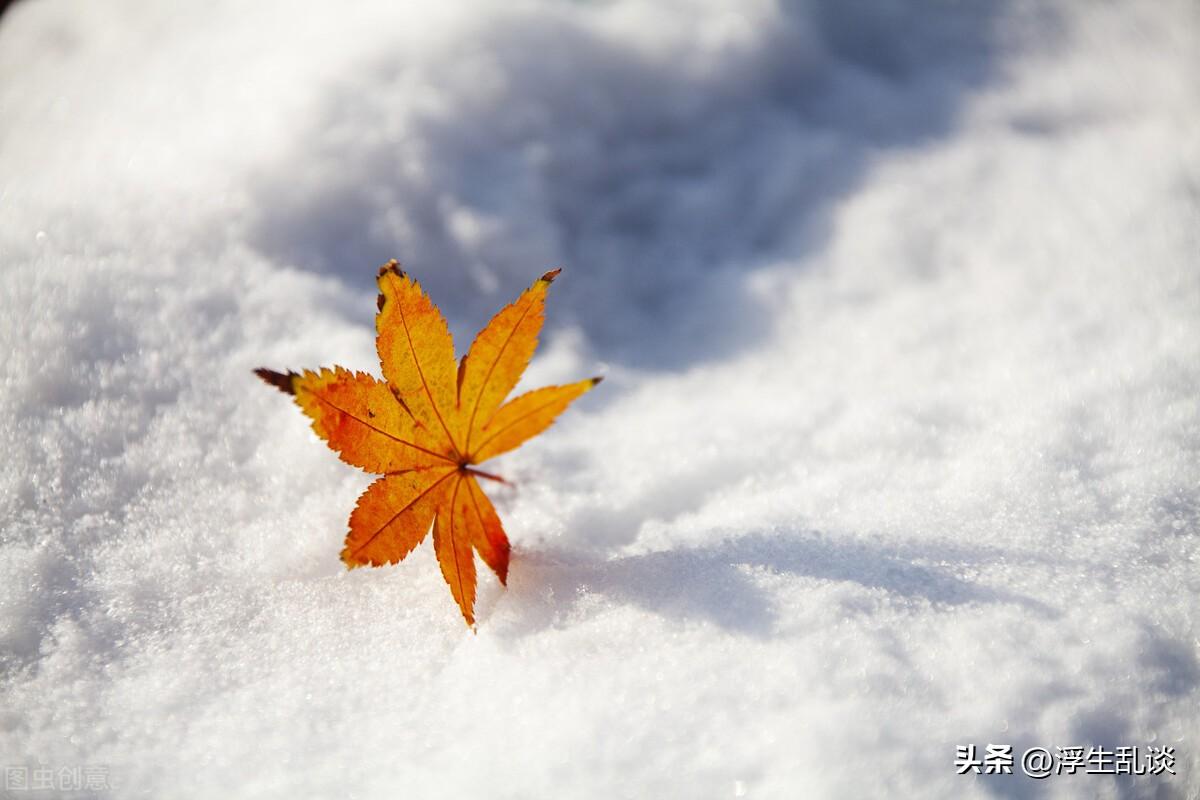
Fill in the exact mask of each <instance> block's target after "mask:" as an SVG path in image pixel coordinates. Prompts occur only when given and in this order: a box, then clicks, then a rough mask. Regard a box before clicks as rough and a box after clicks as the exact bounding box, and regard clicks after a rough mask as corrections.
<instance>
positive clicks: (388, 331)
mask: <svg viewBox="0 0 1200 800" xmlns="http://www.w3.org/2000/svg"><path fill="white" fill-rule="evenodd" d="M378 284H379V313H378V314H377V315H376V317H375V329H376V331H377V333H378V336H377V338H376V340H375V343H376V346H377V348H378V350H379V361H380V365H381V367H382V369H383V377H384V378H385V379H386V380H387V382H388V383H389V384H390V385H391V388H392V391H393V392H394V393H395V395H396V396H397V397H398V398H399V399H400V401H401V402H402V403H403V404H404V407H405V408H407V409H408V410H409V411H410V412H411V413H412V415H413V417H414V419H415V420H416V421H417V424H419V425H420V426H421V427H422V428H424V429H425V431H426V433H427V435H428V436H429V438H430V440H436V441H438V442H439V446H438V447H437V448H435V449H436V450H437V452H439V453H441V454H442V455H445V456H447V457H448V458H451V459H453V460H454V461H458V460H459V455H460V453H461V452H462V451H461V449H460V448H459V446H458V443H457V442H456V440H455V437H454V434H453V433H452V429H451V425H452V422H453V420H454V416H455V414H456V413H457V412H456V407H455V405H456V403H455V401H456V394H457V383H458V375H457V372H458V370H457V366H456V364H455V362H454V341H453V339H451V337H450V328H449V327H448V326H447V325H446V318H445V317H443V316H442V312H441V311H439V310H438V307H437V306H435V305H434V304H433V301H431V300H430V299H429V297H428V296H427V295H426V294H425V293H424V292H423V291H421V287H420V285H419V284H417V282H416V281H414V280H413V279H412V278H410V277H409V276H408V275H406V274H404V273H403V272H401V271H400V267H399V265H398V264H397V263H396V262H395V261H391V262H389V263H387V264H385V265H384V266H383V267H381V268H380V270H379V278H378Z"/></svg>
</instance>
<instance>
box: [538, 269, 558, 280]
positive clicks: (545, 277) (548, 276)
mask: <svg viewBox="0 0 1200 800" xmlns="http://www.w3.org/2000/svg"><path fill="white" fill-rule="evenodd" d="M560 272H562V267H559V268H558V269H552V270H550V271H549V272H547V273H546V274H545V275H543V276H542V277H541V278H539V279H538V280H541V281H545V282H546V283H554V279H555V278H557V277H558V273H560Z"/></svg>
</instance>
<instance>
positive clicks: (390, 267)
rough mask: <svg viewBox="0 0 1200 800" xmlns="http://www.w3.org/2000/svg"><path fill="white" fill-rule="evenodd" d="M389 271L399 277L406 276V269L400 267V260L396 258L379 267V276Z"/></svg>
mask: <svg viewBox="0 0 1200 800" xmlns="http://www.w3.org/2000/svg"><path fill="white" fill-rule="evenodd" d="M389 272H390V273H392V274H393V275H396V276H398V277H401V278H403V277H404V270H402V269H401V268H400V262H399V261H397V260H396V259H394V258H393V259H391V260H390V261H388V262H387V263H386V264H384V265H383V266H382V267H380V268H379V277H381V278H382V277H383V276H384V275H386V274H388V273H389Z"/></svg>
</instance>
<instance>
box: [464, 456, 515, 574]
mask: <svg viewBox="0 0 1200 800" xmlns="http://www.w3.org/2000/svg"><path fill="white" fill-rule="evenodd" d="M463 491H464V492H466V493H467V495H468V498H469V499H470V501H471V505H470V507H469V508H468V509H467V510H466V517H467V526H468V528H469V530H470V531H471V544H473V545H474V546H475V549H476V550H477V551H478V552H479V557H480V558H482V559H483V563H485V564H487V565H488V566H489V567H491V568H492V572H494V573H496V577H497V578H499V579H500V583H501V584H507V583H508V555H509V550H510V548H509V544H508V537H507V536H505V535H504V526H503V525H501V524H500V515H499V514H497V513H496V509H495V508H493V507H492V501H490V500H488V496H487V495H486V494H484V492H483V489H482V488H480V486H479V481H477V480H475V476H474V475H470V474H468V475H467V476H466V477H465V478H463Z"/></svg>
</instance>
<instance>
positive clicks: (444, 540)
mask: <svg viewBox="0 0 1200 800" xmlns="http://www.w3.org/2000/svg"><path fill="white" fill-rule="evenodd" d="M558 273H559V270H554V271H552V272H547V273H546V274H545V275H543V276H542V277H541V278H539V279H538V280H536V281H534V283H533V285H532V286H530V287H529V288H528V289H526V290H525V291H524V292H523V293H522V294H521V296H520V297H518V298H517V300H516V301H515V302H514V303H512V304H510V305H508V306H505V307H504V308H503V309H502V310H501V311H500V313H498V314H496V316H494V317H492V320H491V322H489V323H488V324H487V326H486V327H485V328H484V329H483V330H482V331H480V332H479V335H478V336H476V337H475V341H474V342H473V343H472V344H471V349H470V351H468V353H467V354H466V355H465V356H463V359H462V361H460V362H458V363H457V365H456V363H455V359H454V343H453V341H452V340H451V338H450V329H449V327H448V326H447V325H446V319H445V317H443V316H442V313H441V311H439V310H438V308H437V306H435V305H434V304H433V302H432V301H430V299H429V297H428V296H426V294H425V293H424V292H423V291H421V287H420V286H419V285H418V284H417V282H416V281H414V280H413V279H412V278H410V277H409V276H408V275H406V274H405V273H404V272H402V271H401V270H400V266H399V264H397V263H396V262H395V261H390V262H388V263H387V264H385V265H383V266H382V267H380V269H379V277H378V284H379V302H378V306H379V313H378V314H377V315H376V317H375V328H376V331H377V334H378V336H377V338H376V346H377V348H378V350H379V362H380V365H381V367H382V370H383V378H384V380H383V381H378V380H376V379H375V378H373V377H371V376H370V375H367V374H366V373H362V372H351V371H349V370H347V369H343V368H342V367H336V366H335V367H334V368H333V369H332V370H330V369H321V370H320V371H318V372H312V371H308V370H306V371H304V372H302V373H296V372H287V373H283V372H275V371H273V370H269V369H257V370H255V373H256V374H257V375H258V376H259V377H260V378H262V379H263V380H264V381H266V382H267V383H269V384H271V385H272V386H275V387H277V388H278V389H280V390H282V391H284V392H287V393H288V394H291V395H294V396H295V399H296V403H297V404H298V405H299V406H300V408H301V409H303V411H304V413H305V414H307V415H308V416H309V417H311V418H312V428H313V430H314V431H316V433H317V435H318V436H320V437H321V438H322V439H324V440H325V441H326V442H328V443H329V446H330V447H331V448H333V449H334V450H336V451H337V453H338V455H339V456H340V457H341V458H342V460H343V461H345V462H346V463H348V464H351V465H353V466H356V467H359V468H361V469H363V470H366V471H367V472H372V473H379V474H382V475H383V477H381V478H379V479H378V480H377V481H375V482H374V483H372V484H371V485H370V486H369V487H367V490H366V491H365V492H363V494H362V496H360V497H359V498H358V504H357V505H356V506H355V508H354V511H353V512H351V514H350V532H349V534H347V536H346V546H345V548H344V549H343V550H342V560H343V561H344V562H346V564H347V566H349V567H350V568H354V567H359V566H363V565H365V564H370V565H371V566H380V565H383V564H394V563H396V562H398V561H400V560H401V559H402V558H404V557H405V556H406V555H408V554H409V553H410V552H411V551H412V550H413V548H415V547H416V546H417V545H418V544H420V543H421V541H422V540H423V539H424V538H425V536H426V534H428V533H429V529H430V527H432V528H433V548H434V552H435V553H436V554H437V559H438V563H439V564H440V565H441V568H442V576H443V577H445V579H446V583H448V584H450V593H451V594H452V595H454V599H455V601H456V602H457V603H458V607H459V608H460V609H462V614H463V618H464V619H466V621H467V624H468V625H474V623H475V611H474V609H475V560H474V557H473V553H472V549H474V550H475V551H477V552H478V553H479V555H480V557H481V558H482V559H483V561H484V563H485V564H487V565H488V566H489V567H491V568H492V570H493V571H494V572H495V573H496V576H497V577H498V578H499V579H500V583H502V584H504V583H505V582H506V581H507V578H508V557H509V544H508V537H507V536H505V534H504V528H503V527H502V526H501V524H500V517H499V516H497V514H496V510H495V509H494V508H493V507H492V504H491V502H490V501H489V500H488V497H487V495H486V494H484V492H483V489H482V488H481V487H480V486H479V482H478V481H477V480H476V479H477V478H487V479H490V480H496V481H501V482H503V481H504V479H503V478H501V477H500V476H498V475H493V474H491V473H488V472H484V471H482V470H479V469H476V468H475V465H476V464H480V463H482V462H484V461H486V460H487V459H489V458H492V457H493V456H498V455H500V454H501V453H504V452H507V451H509V450H512V449H513V448H515V447H517V446H518V445H520V444H521V443H522V442H524V441H525V440H526V439H529V438H531V437H533V436H536V435H537V434H539V433H541V432H542V431H543V430H545V429H546V428H547V427H549V425H550V423H552V422H553V421H554V419H555V417H557V416H558V415H559V414H560V413H562V411H563V410H564V409H566V407H567V406H568V405H570V404H571V401H573V400H574V399H575V398H577V397H579V396H580V395H582V394H583V393H584V392H586V391H587V390H588V389H591V388H592V387H593V386H595V385H596V384H597V383H599V382H600V378H591V379H589V380H584V381H578V382H576V383H568V384H565V385H563V386H546V387H544V388H541V389H535V390H534V391H531V392H527V393H526V394H523V395H521V396H519V397H516V398H514V399H512V400H509V401H508V402H507V403H506V402H504V400H505V398H506V397H508V394H509V393H510V392H511V391H512V390H513V387H515V386H516V385H517V381H518V380H519V379H520V377H521V373H522V372H524V371H525V367H526V366H527V365H528V364H529V359H530V358H531V357H532V356H533V351H534V350H535V349H536V348H537V336H538V333H539V331H541V328H542V322H543V320H544V319H545V303H546V290H547V289H548V288H549V286H550V284H551V282H552V281H553V280H554V278H555V277H556V276H557V275H558Z"/></svg>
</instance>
